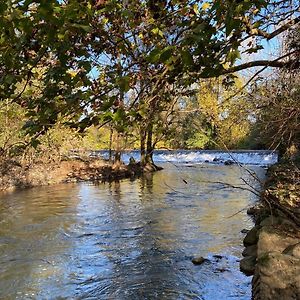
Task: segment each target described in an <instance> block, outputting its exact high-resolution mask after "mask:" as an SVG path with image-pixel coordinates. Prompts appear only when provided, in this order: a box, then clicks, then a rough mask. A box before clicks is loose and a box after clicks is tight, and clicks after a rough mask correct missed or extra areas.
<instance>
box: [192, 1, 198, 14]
mask: <svg viewBox="0 0 300 300" xmlns="http://www.w3.org/2000/svg"><path fill="white" fill-rule="evenodd" d="M193 10H194V12H195V14H196V15H198V14H199V7H198V5H197V4H194V5H193Z"/></svg>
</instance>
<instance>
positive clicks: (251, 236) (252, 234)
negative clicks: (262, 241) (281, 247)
mask: <svg viewBox="0 0 300 300" xmlns="http://www.w3.org/2000/svg"><path fill="white" fill-rule="evenodd" d="M259 229H260V226H254V227H253V228H252V229H251V230H249V232H248V233H247V234H246V236H245V238H244V245H245V246H249V245H254V244H256V243H257V241H258V231H259Z"/></svg>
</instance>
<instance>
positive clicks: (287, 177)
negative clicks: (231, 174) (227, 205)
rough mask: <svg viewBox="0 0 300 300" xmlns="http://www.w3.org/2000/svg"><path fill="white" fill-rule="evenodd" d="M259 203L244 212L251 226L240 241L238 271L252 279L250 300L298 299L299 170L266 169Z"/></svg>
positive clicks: (282, 166) (284, 167)
mask: <svg viewBox="0 0 300 300" xmlns="http://www.w3.org/2000/svg"><path fill="white" fill-rule="evenodd" d="M267 178H268V180H267V182H266V184H265V188H264V192H263V193H262V196H261V202H260V203H259V204H258V205H257V206H255V207H253V208H251V209H249V210H248V213H249V214H251V215H253V217H254V220H255V226H254V227H253V228H252V229H251V230H250V231H249V232H248V233H247V234H246V236H245V238H244V245H245V247H246V248H245V250H244V252H243V256H244V258H243V259H242V260H241V262H240V267H241V270H242V271H243V272H244V273H246V274H247V275H254V276H253V279H252V299H254V300H258V299H261V300H262V299H263V300H268V299H270V300H271V299H272V300H277V299H278V300H281V299H300V169H299V164H296V163H285V164H284V163H281V164H277V165H274V166H272V167H271V168H269V170H268V173H267Z"/></svg>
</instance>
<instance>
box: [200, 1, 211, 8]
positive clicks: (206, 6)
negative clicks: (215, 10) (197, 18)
mask: <svg viewBox="0 0 300 300" xmlns="http://www.w3.org/2000/svg"><path fill="white" fill-rule="evenodd" d="M209 7H210V4H209V3H208V2H205V3H203V4H202V9H203V10H206V9H208V8H209Z"/></svg>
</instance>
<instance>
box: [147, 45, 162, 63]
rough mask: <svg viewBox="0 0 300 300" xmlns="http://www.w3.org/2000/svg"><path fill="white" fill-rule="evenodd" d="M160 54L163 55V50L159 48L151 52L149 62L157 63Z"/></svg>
mask: <svg viewBox="0 0 300 300" xmlns="http://www.w3.org/2000/svg"><path fill="white" fill-rule="evenodd" d="M160 54H161V50H160V49H158V48H155V49H154V50H152V51H151V52H150V54H149V56H148V57H147V60H148V61H149V62H152V63H156V62H158V61H159V58H160Z"/></svg>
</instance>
